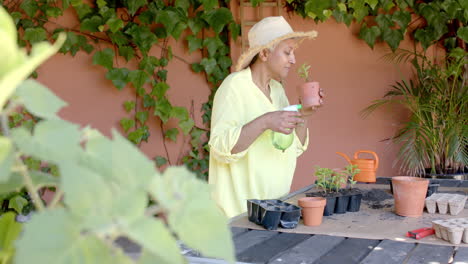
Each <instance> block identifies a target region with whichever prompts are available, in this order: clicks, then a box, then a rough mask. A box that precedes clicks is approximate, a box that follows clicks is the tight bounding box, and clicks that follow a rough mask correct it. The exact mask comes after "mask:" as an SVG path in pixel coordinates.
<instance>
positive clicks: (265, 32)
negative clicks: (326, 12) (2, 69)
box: [235, 16, 317, 71]
mask: <svg viewBox="0 0 468 264" xmlns="http://www.w3.org/2000/svg"><path fill="white" fill-rule="evenodd" d="M316 36H317V31H313V30H312V31H308V32H294V31H293V30H292V28H291V26H290V25H289V24H288V22H286V20H285V19H284V17H282V16H274V17H266V18H264V19H262V20H260V21H259V22H258V23H256V24H255V25H254V26H253V27H252V28H251V29H250V31H249V35H248V39H249V49H248V50H247V51H246V52H244V53H242V54H241V56H240V57H239V59H238V60H237V64H236V68H235V70H236V71H240V70H242V69H244V68H245V67H247V65H249V64H250V62H251V61H252V59H253V57H255V55H257V54H258V53H259V52H260V51H261V50H263V49H268V48H270V47H274V46H275V45H276V44H278V43H279V42H281V41H283V40H285V39H290V38H297V39H298V40H299V42H301V41H303V40H304V39H307V38H308V39H313V38H315V37H316Z"/></svg>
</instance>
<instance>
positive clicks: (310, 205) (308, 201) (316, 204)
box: [299, 197, 327, 226]
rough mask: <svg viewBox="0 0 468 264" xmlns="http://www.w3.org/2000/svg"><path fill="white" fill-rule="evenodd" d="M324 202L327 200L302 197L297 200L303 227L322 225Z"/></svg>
mask: <svg viewBox="0 0 468 264" xmlns="http://www.w3.org/2000/svg"><path fill="white" fill-rule="evenodd" d="M326 202H327V200H326V199H325V198H323V197H304V198H300V199H299V206H300V207H302V218H303V219H304V225H306V226H318V225H320V224H321V223H322V218H323V210H324V208H325V204H326Z"/></svg>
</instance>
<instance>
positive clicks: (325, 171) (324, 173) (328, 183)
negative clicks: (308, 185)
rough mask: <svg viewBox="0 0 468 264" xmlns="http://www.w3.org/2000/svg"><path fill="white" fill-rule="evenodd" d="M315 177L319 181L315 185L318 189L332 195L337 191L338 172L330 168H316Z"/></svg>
mask: <svg viewBox="0 0 468 264" xmlns="http://www.w3.org/2000/svg"><path fill="white" fill-rule="evenodd" d="M315 167H316V170H315V176H317V180H316V181H315V184H316V185H317V187H318V188H320V189H322V190H323V192H325V193H330V192H332V191H333V190H335V189H336V176H337V175H336V171H334V170H332V169H329V168H320V167H319V166H315Z"/></svg>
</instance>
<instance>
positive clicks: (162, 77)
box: [157, 70, 167, 82]
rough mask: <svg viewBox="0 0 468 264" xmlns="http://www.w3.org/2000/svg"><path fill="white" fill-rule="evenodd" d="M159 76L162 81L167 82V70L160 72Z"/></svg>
mask: <svg viewBox="0 0 468 264" xmlns="http://www.w3.org/2000/svg"><path fill="white" fill-rule="evenodd" d="M157 75H158V77H159V79H160V80H161V81H163V82H165V81H166V80H167V70H159V71H158V73H157Z"/></svg>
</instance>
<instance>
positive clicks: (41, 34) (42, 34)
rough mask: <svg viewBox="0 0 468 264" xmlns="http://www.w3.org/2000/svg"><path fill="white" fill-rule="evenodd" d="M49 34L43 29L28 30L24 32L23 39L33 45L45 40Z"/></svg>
mask: <svg viewBox="0 0 468 264" xmlns="http://www.w3.org/2000/svg"><path fill="white" fill-rule="evenodd" d="M46 37H47V33H46V31H45V30H44V29H43V28H27V29H26V30H25V31H24V37H23V39H25V40H28V41H29V42H31V43H32V44H34V43H37V42H40V41H43V40H45V39H46Z"/></svg>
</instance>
